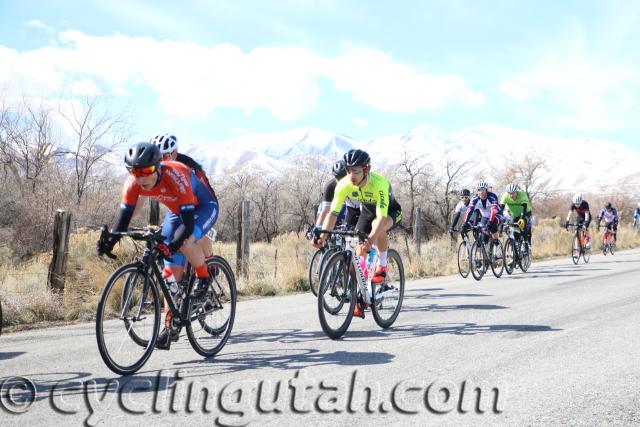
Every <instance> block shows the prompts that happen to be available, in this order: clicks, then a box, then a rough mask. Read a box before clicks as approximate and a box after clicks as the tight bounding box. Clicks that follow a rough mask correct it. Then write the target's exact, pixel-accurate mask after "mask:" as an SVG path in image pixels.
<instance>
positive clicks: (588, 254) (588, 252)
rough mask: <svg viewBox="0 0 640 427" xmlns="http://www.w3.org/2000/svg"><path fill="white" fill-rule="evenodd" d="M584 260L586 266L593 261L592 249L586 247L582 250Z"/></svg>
mask: <svg viewBox="0 0 640 427" xmlns="http://www.w3.org/2000/svg"><path fill="white" fill-rule="evenodd" d="M582 259H583V260H584V262H585V264H586V263H588V262H589V260H590V259H591V247H584V248H583V249H582Z"/></svg>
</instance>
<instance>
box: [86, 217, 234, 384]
mask: <svg viewBox="0 0 640 427" xmlns="http://www.w3.org/2000/svg"><path fill="white" fill-rule="evenodd" d="M114 235H119V236H127V237H129V238H131V239H133V240H134V241H141V242H144V243H145V249H144V251H143V253H142V255H141V256H140V258H139V259H138V260H136V261H134V262H131V263H128V264H125V265H123V266H121V267H120V268H118V269H117V270H116V271H114V272H113V273H112V274H111V276H110V277H109V279H108V280H107V282H106V284H105V286H104V289H103V290H102V293H101V296H100V300H99V302H98V310H97V314H96V338H97V341H98V350H99V351H100V356H101V357H102V360H103V361H104V363H105V364H106V365H107V367H109V369H111V370H112V371H113V372H115V373H117V374H120V375H129V374H132V373H134V372H136V371H138V370H139V369H140V368H141V367H142V366H143V365H144V364H145V363H146V362H147V360H148V359H149V357H150V356H151V353H152V352H153V350H154V347H155V344H156V341H157V338H158V333H159V331H160V325H161V315H162V313H161V309H160V306H161V295H160V294H161V293H162V295H163V296H164V298H165V301H166V304H167V305H168V309H169V314H168V318H167V320H166V321H165V327H166V328H168V329H169V331H170V333H175V332H177V333H179V332H180V329H181V328H182V327H185V328H186V331H187V337H188V340H189V343H190V344H191V346H192V347H193V349H194V350H195V351H196V352H197V353H198V354H200V355H202V356H204V357H212V356H214V355H216V354H217V353H218V352H219V351H220V350H222V348H223V347H224V345H225V344H226V342H227V340H228V338H229V335H230V334H231V330H232V328H233V322H234V319H235V311H236V300H237V293H236V282H235V278H234V275H233V271H232V269H231V267H230V265H229V263H228V262H227V261H226V260H224V258H222V257H219V256H213V257H211V258H208V259H207V260H206V264H207V268H208V269H209V272H210V274H211V276H212V280H211V287H210V288H209V289H208V290H207V292H206V293H205V294H204V296H203V297H201V298H193V297H192V296H191V290H192V287H193V285H194V283H195V275H194V274H193V269H192V268H191V267H190V266H189V265H187V267H186V268H185V274H184V277H183V279H182V280H181V281H180V283H175V282H174V283H169V284H168V283H167V281H166V280H165V279H164V278H163V277H162V273H161V272H162V270H163V268H164V258H163V257H162V255H161V254H160V252H159V250H158V244H160V243H162V242H163V241H164V236H162V234H161V230H158V229H155V228H151V227H145V228H142V229H129V230H128V231H126V232H118V233H110V232H109V231H108V230H107V228H106V226H105V227H103V229H102V233H101V235H100V239H101V240H102V241H104V239H108V238H110V237H112V236H114ZM105 255H107V256H109V257H110V258H113V259H115V258H116V257H115V255H113V254H112V253H105Z"/></svg>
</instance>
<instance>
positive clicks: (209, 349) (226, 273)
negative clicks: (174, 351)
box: [187, 256, 238, 357]
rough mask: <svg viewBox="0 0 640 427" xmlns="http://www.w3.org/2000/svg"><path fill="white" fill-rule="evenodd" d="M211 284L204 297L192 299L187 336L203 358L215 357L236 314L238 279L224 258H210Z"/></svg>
mask: <svg viewBox="0 0 640 427" xmlns="http://www.w3.org/2000/svg"><path fill="white" fill-rule="evenodd" d="M206 264H207V268H208V270H209V273H210V274H211V286H210V287H209V290H208V291H207V293H206V294H205V297H204V299H203V300H198V301H193V300H191V301H190V307H189V313H190V322H189V323H188V324H187V337H188V338H189V342H190V343H191V347H193V349H194V350H195V351H196V352H197V353H198V354H200V355H201V356H204V357H212V356H215V355H216V354H218V353H219V352H220V350H222V348H223V347H224V346H225V344H226V343H227V340H228V339H229V336H230V335H231V330H232V329H233V322H234V320H235V316H236V302H237V298H238V297H237V291H236V280H235V277H234V275H233V272H232V271H231V269H230V268H229V265H228V263H227V262H226V261H225V260H224V258H222V257H219V256H214V257H212V258H209V259H207V261H206Z"/></svg>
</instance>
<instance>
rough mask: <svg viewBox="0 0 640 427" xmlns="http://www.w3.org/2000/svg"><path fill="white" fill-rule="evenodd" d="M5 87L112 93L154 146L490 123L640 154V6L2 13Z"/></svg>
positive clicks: (192, 4) (241, 5)
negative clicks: (256, 135)
mask: <svg viewBox="0 0 640 427" xmlns="http://www.w3.org/2000/svg"><path fill="white" fill-rule="evenodd" d="M3 89H4V91H5V93H7V92H6V91H7V90H9V91H10V92H11V93H14V94H15V93H17V92H23V93H27V94H28V95H30V96H34V97H41V98H43V99H58V98H60V97H62V98H65V97H70V96H71V94H74V95H76V96H80V95H82V94H90V93H98V94H101V95H104V96H108V99H109V100H110V101H109V102H111V103H113V104H114V106H118V107H122V106H128V107H129V108H130V110H131V112H132V118H133V128H132V131H133V133H134V135H136V136H138V137H139V138H142V139H146V138H147V137H149V136H152V135H154V134H156V133H164V132H171V133H175V134H176V135H177V136H178V138H179V139H181V140H189V141H192V142H198V143H205V142H208V141H221V140H226V139H229V138H232V137H234V136H235V135H238V134H242V133H247V132H274V131H282V130H285V129H290V128H294V127H300V126H305V127H306V126H309V127H317V128H321V129H325V130H330V131H334V132H338V133H342V134H346V135H349V136H351V137H353V138H355V139H358V140H368V139H370V138H374V137H377V136H384V135H389V134H394V133H404V132H407V131H409V130H411V129H412V128H413V127H415V126H417V125H419V124H424V123H426V124H430V125H432V126H434V127H436V128H438V129H441V130H442V131H443V132H444V133H448V132H455V131H459V130H460V129H463V128H465V127H468V126H473V125H477V124H480V123H487V122H491V123H500V124H503V125H506V126H510V127H514V128H518V129H524V130H529V131H532V132H536V133H540V134H543V135H552V136H562V137H578V136H588V137H594V138H603V139H610V140H614V141H618V142H621V143H623V144H625V145H627V146H630V147H633V148H635V149H637V150H640V140H639V139H638V138H637V135H638V130H639V129H640V121H639V120H638V117H640V2H638V1H635V0H633V1H551V0H539V1H528V2H525V1H515V0H513V1H500V0H491V1H489V0H477V1H463V0H446V1H445V0H437V1H436V0H433V1H418V0H415V1H395V2H391V1H376V0H368V1H365V0H362V1H356V0H341V1H332V0H317V1H316V0H309V1H304V0H298V1H293V0H291V1H275V0H270V1H258V0H256V1H248V0H246V1H242V0H238V1H216V0H209V1H181V2H175V1H174V2H168V1H154V2H151V1H119V0H117V1H108V2H105V1H93V0H88V1H77V2H75V1H60V0H48V1H30V0H22V1H19V2H18V1H8V0H0V90H3ZM516 143H517V141H514V144H516Z"/></svg>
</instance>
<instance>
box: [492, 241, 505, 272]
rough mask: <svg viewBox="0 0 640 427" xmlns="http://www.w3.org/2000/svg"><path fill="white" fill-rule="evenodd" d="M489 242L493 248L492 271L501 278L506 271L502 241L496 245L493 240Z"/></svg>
mask: <svg viewBox="0 0 640 427" xmlns="http://www.w3.org/2000/svg"><path fill="white" fill-rule="evenodd" d="M489 244H490V245H491V247H492V248H493V249H492V250H491V271H492V272H493V275H494V276H496V277H497V278H500V276H502V272H503V271H504V253H503V251H502V245H501V244H500V243H498V244H497V245H496V244H494V243H493V242H491V243H489Z"/></svg>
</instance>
